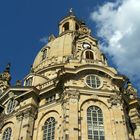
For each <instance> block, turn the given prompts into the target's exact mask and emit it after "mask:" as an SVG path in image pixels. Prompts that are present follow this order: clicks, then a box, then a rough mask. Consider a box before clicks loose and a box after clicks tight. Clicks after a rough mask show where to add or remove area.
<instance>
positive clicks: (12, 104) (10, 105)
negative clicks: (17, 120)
mask: <svg viewBox="0 0 140 140" xmlns="http://www.w3.org/2000/svg"><path fill="white" fill-rule="evenodd" d="M16 105H17V101H16V100H14V99H11V100H10V101H9V102H8V105H7V109H6V113H7V114H9V113H11V112H13V111H14V109H15V107H16Z"/></svg>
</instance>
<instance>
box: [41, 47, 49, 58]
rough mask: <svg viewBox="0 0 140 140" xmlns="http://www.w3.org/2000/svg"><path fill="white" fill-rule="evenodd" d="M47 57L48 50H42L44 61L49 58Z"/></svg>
mask: <svg viewBox="0 0 140 140" xmlns="http://www.w3.org/2000/svg"><path fill="white" fill-rule="evenodd" d="M47 55H48V49H47V48H45V49H43V50H42V61H43V60H45V59H46V58H47Z"/></svg>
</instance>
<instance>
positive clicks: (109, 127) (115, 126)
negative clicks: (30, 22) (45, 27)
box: [0, 10, 140, 140]
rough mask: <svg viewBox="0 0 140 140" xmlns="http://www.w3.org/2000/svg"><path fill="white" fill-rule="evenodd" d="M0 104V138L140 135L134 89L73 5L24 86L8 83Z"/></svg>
mask: <svg viewBox="0 0 140 140" xmlns="http://www.w3.org/2000/svg"><path fill="white" fill-rule="evenodd" d="M0 103H1V104H0V105H2V107H1V110H3V111H2V113H1V114H0V120H1V121H0V129H1V133H0V138H5V137H6V136H7V135H6V134H8V137H12V138H13V139H14V140H20V139H22V140H93V139H94V140H130V139H131V140H135V139H140V136H139V134H140V116H139V110H140V101H139V98H138V96H137V91H136V89H134V88H133V86H132V84H131V83H130V82H129V80H128V78H127V77H126V76H124V75H120V74H119V73H118V72H117V70H116V69H114V68H112V67H110V66H109V65H108V64H107V59H106V57H105V55H104V54H103V53H102V52H101V50H100V49H99V45H98V41H97V39H95V38H94V37H93V36H92V35H91V30H90V29H89V28H88V26H87V25H86V23H84V22H83V21H81V20H79V19H78V18H77V17H76V16H75V15H74V14H73V12H72V10H70V12H69V15H68V16H66V17H65V18H64V19H62V20H61V21H60V23H59V34H58V36H57V37H56V36H54V35H51V36H50V37H49V42H48V43H47V44H46V45H45V46H44V47H43V48H42V49H41V50H40V51H39V53H38V54H37V56H36V58H35V60H34V63H33V66H32V68H31V71H30V72H29V74H28V75H27V76H26V77H25V79H24V86H20V85H18V86H17V87H9V88H8V89H7V90H6V91H4V92H3V95H2V96H0ZM4 107H5V108H4ZM4 140H7V139H4Z"/></svg>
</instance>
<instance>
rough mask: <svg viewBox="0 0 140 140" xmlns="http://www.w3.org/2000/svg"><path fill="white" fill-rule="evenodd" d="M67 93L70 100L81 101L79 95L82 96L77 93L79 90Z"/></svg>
mask: <svg viewBox="0 0 140 140" xmlns="http://www.w3.org/2000/svg"><path fill="white" fill-rule="evenodd" d="M67 93H68V97H69V98H71V99H77V100H78V99H79V95H80V93H79V91H77V90H69V91H67Z"/></svg>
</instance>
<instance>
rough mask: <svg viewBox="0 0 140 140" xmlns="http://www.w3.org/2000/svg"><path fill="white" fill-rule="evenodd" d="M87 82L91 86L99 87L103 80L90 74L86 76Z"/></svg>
mask: <svg viewBox="0 0 140 140" xmlns="http://www.w3.org/2000/svg"><path fill="white" fill-rule="evenodd" d="M86 84H87V85H88V86H89V87H91V88H94V89H97V88H99V87H100V86H101V81H100V79H99V77H98V76H96V75H88V76H87V77H86Z"/></svg>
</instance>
